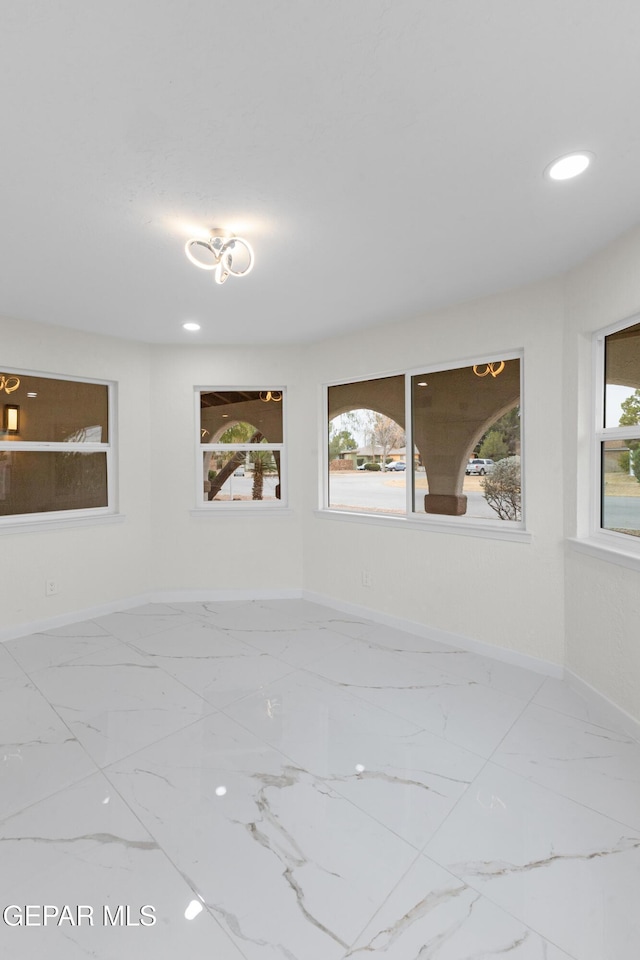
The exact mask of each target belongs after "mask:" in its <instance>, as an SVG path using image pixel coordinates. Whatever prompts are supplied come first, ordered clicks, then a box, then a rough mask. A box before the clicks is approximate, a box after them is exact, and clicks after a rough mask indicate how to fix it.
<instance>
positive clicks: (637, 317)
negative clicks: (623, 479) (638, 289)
mask: <svg viewBox="0 0 640 960" xmlns="http://www.w3.org/2000/svg"><path fill="white" fill-rule="evenodd" d="M638 323H640V314H634V315H632V316H630V317H626V318H625V319H624V320H619V321H617V322H616V323H613V324H610V325H609V326H608V327H604V328H602V329H600V330H597V331H596V332H595V333H594V334H593V339H592V343H593V350H592V358H593V376H592V383H593V396H592V421H593V423H592V442H591V451H590V470H589V473H590V477H591V483H590V500H589V524H588V532H589V534H588V537H587V538H586V540H585V539H583V540H582V541H580V540H573V541H572V542H573V543H574V544H579V543H580V542H582V543H583V544H584V545H585V546H588V544H589V542H591V543H592V544H593V546H594V548H595V549H596V550H597V548H598V546H601V547H603V548H604V550H605V551H611V552H614V553H619V554H620V556H621V562H623V560H624V559H625V558H626V559H630V558H631V559H632V560H635V558H637V563H635V562H632V563H631V566H634V567H636V566H637V567H638V568H640V537H634V536H632V535H631V534H627V533H618V532H617V531H615V530H608V529H607V528H606V527H603V526H602V515H603V506H604V504H603V500H604V488H603V483H602V477H603V474H602V445H603V443H605V442H606V441H607V440H635V439H638V437H640V424H635V425H632V426H630V427H606V426H604V423H605V400H606V373H605V359H606V357H605V349H606V346H605V342H606V338H607V337H608V336H610V335H611V334H613V333H618V332H619V331H620V330H625V329H626V328H627V327H632V326H635V325H636V324H638ZM604 559H611V557H606V555H605V557H604ZM625 565H626V564H625Z"/></svg>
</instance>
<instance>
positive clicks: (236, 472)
mask: <svg viewBox="0 0 640 960" xmlns="http://www.w3.org/2000/svg"><path fill="white" fill-rule="evenodd" d="M233 475H234V477H244V467H243V466H242V465H240V466H239V467H236V469H235V470H234V471H233Z"/></svg>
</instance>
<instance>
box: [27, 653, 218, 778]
mask: <svg viewBox="0 0 640 960" xmlns="http://www.w3.org/2000/svg"><path fill="white" fill-rule="evenodd" d="M32 680H33V682H34V683H35V684H36V685H37V686H38V689H39V690H41V691H42V693H43V694H44V696H46V697H47V699H48V700H49V701H50V702H51V704H52V705H53V707H54V709H55V710H56V712H57V713H58V714H59V715H60V717H61V718H62V719H63V720H64V721H65V723H66V724H67V726H68V727H69V729H70V730H71V731H72V733H73V735H74V736H75V737H77V739H78V740H79V741H80V742H81V743H82V745H83V746H84V748H85V750H86V751H87V752H88V753H89V754H90V756H91V757H92V758H93V759H94V760H95V762H96V763H97V764H98V766H104V765H105V764H107V763H112V762H113V761H114V760H117V759H119V758H120V757H124V756H127V755H128V754H130V753H133V752H134V751H135V750H138V749H140V747H142V746H144V745H146V744H147V743H153V742H154V741H156V740H158V739H160V738H161V737H163V736H166V735H167V734H168V733H173V731H174V730H177V729H179V728H180V727H184V726H187V725H188V724H189V723H193V721H194V720H198V719H200V717H202V716H203V715H204V714H206V713H208V712H210V710H211V709H212V708H211V707H210V705H209V704H207V703H206V702H205V701H204V700H202V698H201V697H199V696H197V695H196V694H195V693H193V691H191V690H188V689H187V688H186V687H185V686H184V685H183V684H181V683H179V682H178V681H177V680H175V679H174V678H173V677H170V676H169V675H168V674H167V673H165V671H164V670H161V669H160V668H158V667H157V666H156V665H155V664H154V663H152V662H151V661H150V660H147V659H145V658H144V657H142V656H140V655H139V654H138V653H136V651H134V650H132V649H131V648H129V647H127V646H125V645H124V644H121V645H119V647H118V648H108V649H107V650H103V651H101V652H100V653H96V654H92V655H91V656H89V657H82V658H80V659H79V660H73V661H71V662H70V663H64V664H59V665H58V666H55V667H48V668H47V669H45V670H38V671H36V672H35V673H33V674H32Z"/></svg>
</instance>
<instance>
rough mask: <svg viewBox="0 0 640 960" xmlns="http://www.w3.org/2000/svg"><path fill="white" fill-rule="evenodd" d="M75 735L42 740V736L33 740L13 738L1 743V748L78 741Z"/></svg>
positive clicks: (54, 744)
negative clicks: (8, 741) (62, 738)
mask: <svg viewBox="0 0 640 960" xmlns="http://www.w3.org/2000/svg"><path fill="white" fill-rule="evenodd" d="M77 742H78V741H77V740H76V738H75V737H65V739H64V740H42V739H41V738H40V737H35V738H34V739H33V740H20V741H18V740H12V741H11V743H0V750H6V749H7V747H30V746H31V744H33V743H41V744H43V746H46V747H51V746H56V747H57V746H60V744H62V743H77Z"/></svg>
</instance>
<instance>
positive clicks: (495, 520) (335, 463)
mask: <svg viewBox="0 0 640 960" xmlns="http://www.w3.org/2000/svg"><path fill="white" fill-rule="evenodd" d="M520 379H521V362H520V358H519V357H517V356H513V355H512V356H509V357H505V358H501V359H499V360H494V361H489V362H482V363H477V364H474V365H465V366H459V367H447V368H443V369H433V368H429V367H425V368H424V369H423V370H420V371H418V372H413V371H412V372H407V373H402V374H397V375H395V376H389V377H378V378H375V379H368V380H359V381H355V382H352V383H340V384H334V385H331V386H329V387H328V388H327V417H328V470H327V496H326V502H325V507H328V508H329V509H331V510H338V511H345V512H349V513H367V514H381V515H387V516H394V515H395V516H403V517H412V518H414V519H418V518H424V519H427V518H431V519H434V518H438V519H443V518H448V517H455V518H466V519H467V520H470V521H472V522H473V523H474V524H478V525H480V526H482V525H490V524H493V525H495V524H499V525H510V526H512V527H515V526H519V527H521V526H522V520H523V507H522V482H521V460H520V456H521V416H520V395H521V383H520ZM458 522H460V520H459V519H458Z"/></svg>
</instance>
